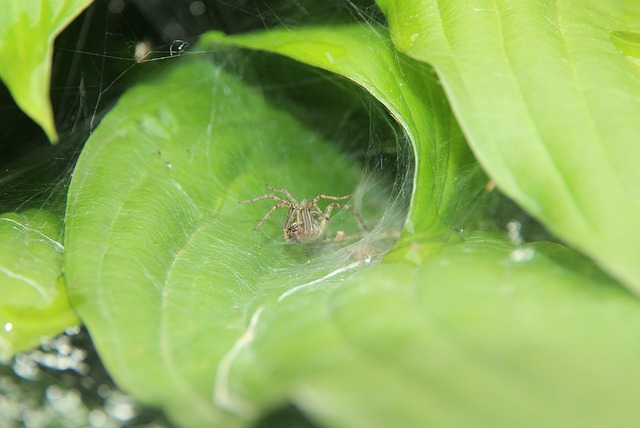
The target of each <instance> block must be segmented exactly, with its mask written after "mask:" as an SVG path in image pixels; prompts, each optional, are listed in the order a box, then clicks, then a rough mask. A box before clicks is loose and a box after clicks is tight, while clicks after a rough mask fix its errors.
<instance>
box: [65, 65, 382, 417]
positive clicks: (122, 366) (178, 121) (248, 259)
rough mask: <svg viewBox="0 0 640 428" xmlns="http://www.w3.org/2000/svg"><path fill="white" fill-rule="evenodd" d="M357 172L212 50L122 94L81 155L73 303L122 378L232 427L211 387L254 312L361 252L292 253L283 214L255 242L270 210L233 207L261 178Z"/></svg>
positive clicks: (299, 187) (350, 227) (280, 180)
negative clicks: (263, 303) (258, 305)
mask: <svg viewBox="0 0 640 428" xmlns="http://www.w3.org/2000/svg"><path fill="white" fill-rule="evenodd" d="M232 58H237V57H235V56H233V55H230V56H228V57H227V58H226V59H225V61H231V59H232ZM218 61H219V62H223V61H222V60H220V59H218ZM359 179H360V172H359V168H358V166H357V164H355V163H354V161H353V160H350V159H348V158H347V157H345V156H344V155H342V154H341V153H340V151H339V150H338V149H337V147H336V146H333V145H332V144H330V143H329V142H328V141H326V140H325V139H323V138H322V137H321V136H320V135H319V134H318V133H317V132H314V131H313V130H311V129H307V128H306V127H304V126H303V125H302V124H301V123H300V122H298V121H297V120H296V119H295V118H294V115H293V114H292V113H291V112H289V111H286V110H283V109H280V108H277V107H275V105H272V104H269V103H268V102H267V100H266V99H265V98H264V95H262V93H261V90H260V89H258V88H254V87H251V86H249V85H247V84H246V83H244V82H243V81H242V80H241V79H239V78H237V77H233V76H232V75H231V74H229V73H228V72H227V71H225V70H224V69H223V68H221V66H220V65H216V64H215V63H213V62H211V61H210V60H209V59H208V58H207V57H205V56H200V57H196V56H194V57H192V59H191V60H186V61H184V62H181V64H180V65H179V66H178V67H176V68H175V69H173V70H172V71H171V72H170V73H169V74H167V75H166V76H165V77H163V78H161V79H159V80H154V81H152V82H151V83H150V84H148V85H140V86H138V87H136V88H134V89H133V90H131V91H130V92H129V93H128V94H126V95H125V96H124V97H123V98H122V99H121V101H120V102H119V104H118V105H117V107H115V108H114V109H113V110H112V111H111V112H110V113H109V114H108V115H107V116H106V117H105V119H104V120H103V122H102V123H101V124H100V126H99V128H98V129H97V130H96V131H95V133H94V134H93V135H92V137H91V139H90V140H89V141H88V143H87V145H86V147H85V149H84V151H83V153H82V155H81V158H80V160H79V162H78V165H77V168H76V171H75V173H74V176H73V180H72V184H71V188H70V191H69V200H68V201H69V202H68V209H67V221H66V233H67V234H66V253H65V275H66V279H67V281H68V288H69V292H70V296H71V299H72V303H73V304H74V307H75V309H76V310H77V312H78V314H79V316H80V317H81V319H82V320H83V321H84V323H85V324H86V326H87V327H88V329H89V331H90V333H91V335H92V338H93V340H94V342H95V345H96V347H97V349H98V351H99V353H100V355H101V357H102V359H103V361H104V363H105V365H106V367H107V368H108V369H109V371H110V373H111V374H112V375H113V377H114V378H115V379H116V381H117V382H118V383H119V384H120V385H121V386H122V387H123V388H125V389H126V390H128V391H129V392H131V393H132V394H134V395H135V396H136V397H137V398H139V399H141V400H144V401H146V402H148V403H151V404H155V405H160V406H163V407H164V408H165V409H166V410H167V411H168V412H169V413H170V414H171V416H172V417H173V418H174V419H175V420H177V421H179V422H180V423H182V424H184V425H190V426H210V424H212V423H214V424H220V425H225V426H229V424H232V423H233V421H232V420H230V419H229V417H228V416H227V415H225V413H224V412H222V411H220V410H218V409H216V407H215V406H214V403H213V402H212V400H211V393H212V388H213V381H214V374H215V371H216V366H217V364H218V362H219V360H220V358H221V357H222V355H224V353H226V352H227V351H228V349H229V347H230V346H231V345H232V344H233V342H234V341H235V340H236V339H237V337H238V336H239V335H240V334H241V332H242V330H244V325H245V321H246V311H247V308H248V307H251V306H252V305H253V303H254V302H259V301H263V300H265V299H270V298H271V297H272V296H274V295H276V294H279V293H281V292H282V290H284V289H287V288H288V287H291V284H299V283H300V282H301V281H302V282H308V281H311V280H313V279H315V278H316V277H317V276H322V275H325V274H326V273H327V272H330V271H332V270H333V269H336V267H340V266H342V265H344V264H347V263H349V257H350V256H351V254H352V252H353V249H349V248H351V247H350V246H349V242H348V241H345V245H341V246H337V247H336V246H334V245H328V248H326V250H327V251H328V254H326V255H325V256H323V257H319V255H320V254H324V253H325V248H324V245H319V246H318V247H317V248H313V247H311V248H310V247H308V246H292V245H284V242H283V239H282V222H283V221H284V220H283V214H284V213H282V212H280V211H278V212H276V213H275V214H274V215H273V216H272V217H271V219H269V221H267V222H266V223H265V224H264V225H262V227H261V228H260V229H258V230H257V231H256V232H255V233H254V232H252V228H253V227H254V225H255V224H256V223H258V221H259V220H260V219H261V218H262V216H263V215H264V214H265V213H266V212H267V211H268V210H269V208H270V207H271V206H272V205H273V204H275V202H274V201H262V202H258V203H254V204H251V205H239V204H238V203H237V202H238V201H239V200H243V199H248V198H251V197H254V196H258V195H260V194H262V193H265V192H266V191H267V189H265V188H264V183H265V182H266V183H270V184H272V185H274V186H276V187H284V188H287V189H289V190H290V191H291V192H292V193H293V194H294V195H297V196H300V197H305V196H306V197H310V196H313V195H315V194H321V193H325V194H331V195H338V196H341V195H345V194H349V193H351V192H352V191H354V190H355V188H356V185H357V183H358V180H359ZM381 203H382V199H381ZM364 214H367V213H366V212H365V213H364ZM332 217H333V218H334V222H333V225H332V231H331V232H329V233H332V234H334V233H335V232H336V231H337V230H338V229H343V230H345V231H346V232H356V231H357V230H358V229H357V224H356V222H355V220H353V218H352V217H350V216H349V213H348V212H342V213H337V212H336V215H335V216H332ZM343 246H346V248H341V247H343Z"/></svg>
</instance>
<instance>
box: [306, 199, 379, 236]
mask: <svg viewBox="0 0 640 428" xmlns="http://www.w3.org/2000/svg"><path fill="white" fill-rule="evenodd" d="M341 199H344V198H341ZM315 206H316V207H317V205H315ZM334 208H342V209H343V210H349V211H351V212H352V213H353V216H354V217H355V219H356V220H357V221H358V225H359V226H360V229H362V230H363V231H365V232H368V231H369V228H368V227H367V225H366V224H365V223H364V220H363V219H362V217H360V214H358V211H356V209H355V208H353V207H352V206H351V205H341V204H338V203H336V202H334V203H331V204H329V205H327V209H326V210H325V212H324V214H323V215H324V218H325V219H327V221H328V220H329V216H331V211H333V209H334Z"/></svg>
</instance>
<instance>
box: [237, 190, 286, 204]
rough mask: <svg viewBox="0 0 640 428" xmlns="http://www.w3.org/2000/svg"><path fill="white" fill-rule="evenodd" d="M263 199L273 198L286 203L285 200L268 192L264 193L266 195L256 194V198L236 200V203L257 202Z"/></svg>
mask: <svg viewBox="0 0 640 428" xmlns="http://www.w3.org/2000/svg"><path fill="white" fill-rule="evenodd" d="M263 199H273V200H274V201H278V202H280V203H286V202H287V201H285V200H284V199H282V198H280V197H278V196H276V195H274V194H273V193H269V194H266V195H262V196H258V197H257V198H253V199H248V200H246V201H238V203H239V204H250V203H251V202H258V201H261V200H263Z"/></svg>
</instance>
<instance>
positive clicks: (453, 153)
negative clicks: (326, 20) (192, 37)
mask: <svg viewBox="0 0 640 428" xmlns="http://www.w3.org/2000/svg"><path fill="white" fill-rule="evenodd" d="M387 37H388V35H387V33H386V30H385V29H384V28H381V27H377V26H370V25H366V24H352V25H343V26H334V27H332V28H331V29H330V30H329V29H327V28H306V29H303V30H299V31H296V32H292V31H288V30H284V29H275V30H271V31H268V32H264V33H260V34H249V35H238V36H233V37H224V36H223V35H222V34H220V33H209V34H207V35H205V36H204V37H203V38H202V40H201V42H202V43H203V44H204V45H206V44H213V45H214V46H215V44H216V43H223V44H232V45H235V46H242V47H247V48H252V49H260V50H265V51H269V52H274V53H278V54H280V55H286V56H288V57H291V58H293V59H295V60H297V61H301V62H304V63H308V64H310V65H312V66H315V67H319V68H322V69H325V70H329V71H331V72H335V73H338V74H340V75H344V76H345V77H347V78H348V79H350V80H353V81H354V82H356V83H357V84H358V85H361V86H362V87H363V88H364V89H365V90H367V91H368V92H370V93H371V94H372V95H373V96H374V97H376V98H377V99H378V100H379V101H380V102H381V103H382V104H383V105H384V106H385V107H386V108H387V109H388V110H389V112H390V113H391V115H392V116H393V117H394V118H395V119H396V120H397V121H398V122H399V123H400V124H401V125H402V127H403V129H404V131H405V132H406V133H407V135H408V136H409V143H410V144H411V146H412V147H413V153H407V155H406V156H407V157H409V158H412V159H406V160H405V162H406V165H412V162H413V161H414V159H415V162H416V163H417V165H416V171H415V175H414V178H415V179H416V180H417V183H418V186H419V187H418V186H415V187H414V186H412V187H413V198H412V208H411V215H410V218H409V219H408V224H407V226H408V229H409V230H411V231H412V232H413V233H415V234H417V235H420V236H426V237H429V238H433V237H434V236H438V235H447V234H448V233H449V232H450V229H449V228H450V227H451V226H452V224H455V223H457V222H459V224H456V226H458V227H459V228H462V227H463V224H464V223H463V220H462V219H460V218H459V216H460V214H459V208H460V205H464V203H465V202H464V201H465V199H468V200H467V202H469V201H472V200H474V195H475V193H477V189H478V188H482V186H483V183H481V181H482V180H483V176H482V175H481V174H478V171H475V172H474V171H473V170H474V168H475V166H476V165H475V160H474V159H473V157H472V155H471V153H470V151H469V149H468V147H467V145H466V142H465V141H464V138H463V137H462V133H461V132H460V128H459V127H458V124H457V123H456V121H455V119H454V118H453V115H452V113H451V110H450V109H449V106H448V104H447V102H446V99H445V97H444V94H443V92H442V88H441V87H440V85H439V83H438V82H437V80H436V79H435V77H434V76H433V75H432V72H431V69H430V68H428V67H425V66H423V65H421V64H420V63H417V62H414V61H408V60H407V59H406V58H404V57H398V54H397V52H396V51H395V50H394V49H393V48H392V47H391V46H389V43H388V41H387V40H386V39H387ZM470 170H472V171H470ZM463 175H464V176H466V178H465V182H464V184H463V183H461V178H462V176H463ZM406 186H407V187H409V186H410V185H408V184H407V185H406ZM418 188H419V191H418ZM453 207H456V208H458V210H457V211H456V210H453ZM454 211H455V212H454Z"/></svg>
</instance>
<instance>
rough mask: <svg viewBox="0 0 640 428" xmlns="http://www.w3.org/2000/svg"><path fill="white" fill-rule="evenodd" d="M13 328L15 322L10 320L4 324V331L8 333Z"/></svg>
mask: <svg viewBox="0 0 640 428" xmlns="http://www.w3.org/2000/svg"><path fill="white" fill-rule="evenodd" d="M11 330H13V324H12V323H10V322H7V323H5V324H4V331H6V332H7V333H8V332H10V331H11Z"/></svg>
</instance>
